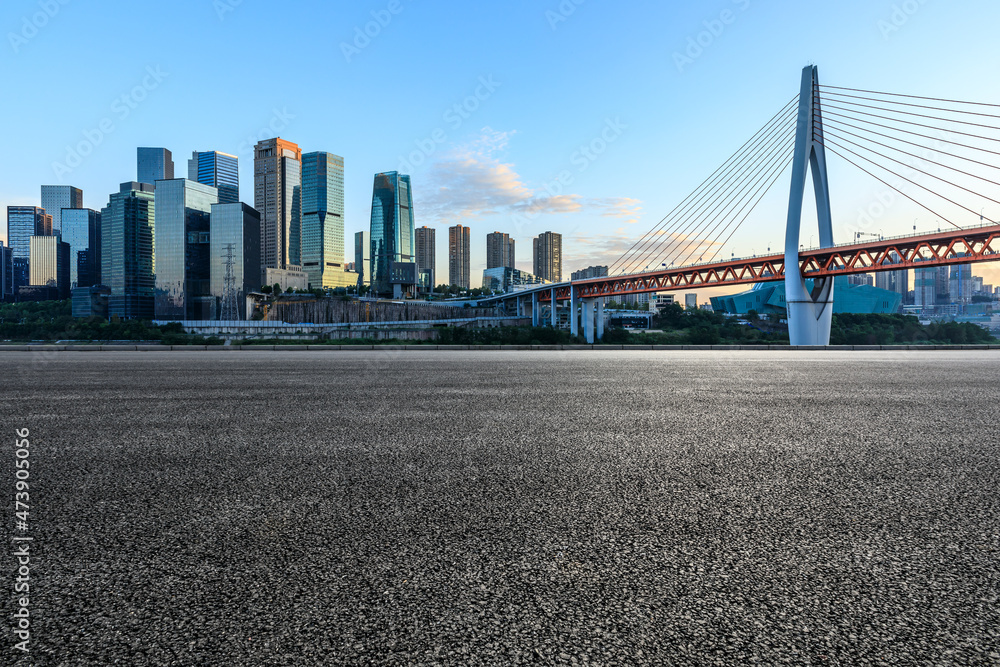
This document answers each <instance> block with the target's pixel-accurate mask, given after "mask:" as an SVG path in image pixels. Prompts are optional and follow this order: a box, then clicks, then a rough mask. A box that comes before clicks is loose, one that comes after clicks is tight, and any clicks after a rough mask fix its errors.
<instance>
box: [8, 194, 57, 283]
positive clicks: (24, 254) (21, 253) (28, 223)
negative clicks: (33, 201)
mask: <svg viewBox="0 0 1000 667" xmlns="http://www.w3.org/2000/svg"><path fill="white" fill-rule="evenodd" d="M51 235H52V216H51V215H48V214H47V213H46V212H45V209H44V208H39V207H38V206H8V207H7V244H8V245H9V246H10V253H11V255H10V256H11V267H12V268H11V271H12V283H11V289H12V290H13V291H14V292H15V293H16V292H17V288H18V287H20V286H21V285H29V284H30V282H29V280H30V270H29V267H28V263H29V260H30V258H31V245H30V244H31V237H32V236H51Z"/></svg>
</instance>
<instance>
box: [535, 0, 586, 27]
mask: <svg viewBox="0 0 1000 667" xmlns="http://www.w3.org/2000/svg"><path fill="white" fill-rule="evenodd" d="M586 1H587V0H562V2H560V3H559V6H558V7H556V9H555V10H552V9H547V10H545V20H546V21H548V22H549V27H550V28H552V29H553V30H555V29H556V28H558V27H559V24H560V23H565V22H566V21H568V20H569V17H570V16H572V15H573V14H574V13H575V12H576V9H577V7H579V6H580V5H582V4H583V3H585V2H586Z"/></svg>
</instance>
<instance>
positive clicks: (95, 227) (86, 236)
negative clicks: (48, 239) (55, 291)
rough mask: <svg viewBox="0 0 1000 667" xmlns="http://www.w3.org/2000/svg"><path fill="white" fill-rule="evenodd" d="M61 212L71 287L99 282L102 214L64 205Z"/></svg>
mask: <svg viewBox="0 0 1000 667" xmlns="http://www.w3.org/2000/svg"><path fill="white" fill-rule="evenodd" d="M61 214H62V215H61V216H60V217H61V218H62V240H63V241H65V242H66V243H68V244H69V283H70V288H71V289H72V288H74V287H90V286H91V285H97V284H99V283H100V282H101V276H100V274H101V272H100V266H101V252H100V249H101V214H100V213H98V212H97V211H93V210H91V209H89V208H64V209H63V210H62V211H61ZM54 221H55V218H53V224H55V222H54ZM81 256H82V258H83V260H82V262H83V266H81Z"/></svg>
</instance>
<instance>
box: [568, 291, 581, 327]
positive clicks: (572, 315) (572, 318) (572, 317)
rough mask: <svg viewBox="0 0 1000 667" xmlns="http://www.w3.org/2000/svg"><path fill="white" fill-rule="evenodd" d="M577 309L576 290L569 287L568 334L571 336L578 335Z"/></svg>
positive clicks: (578, 320)
mask: <svg viewBox="0 0 1000 667" xmlns="http://www.w3.org/2000/svg"><path fill="white" fill-rule="evenodd" d="M578 307H579V297H577V293H576V288H575V287H573V286H572V285H570V288H569V332H570V334H572V335H573V336H579V335H580V316H579V315H578V314H577V312H576V309H577V308H578Z"/></svg>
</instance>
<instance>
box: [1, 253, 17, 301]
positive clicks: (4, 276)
mask: <svg viewBox="0 0 1000 667" xmlns="http://www.w3.org/2000/svg"><path fill="white" fill-rule="evenodd" d="M13 294H14V264H13V262H11V257H10V248H8V247H6V246H5V245H4V244H3V241H0V301H5V300H7V299H10V298H13Z"/></svg>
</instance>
